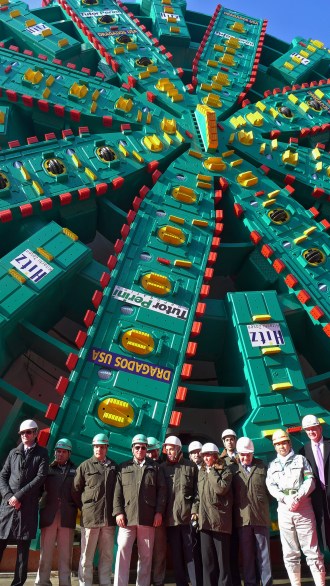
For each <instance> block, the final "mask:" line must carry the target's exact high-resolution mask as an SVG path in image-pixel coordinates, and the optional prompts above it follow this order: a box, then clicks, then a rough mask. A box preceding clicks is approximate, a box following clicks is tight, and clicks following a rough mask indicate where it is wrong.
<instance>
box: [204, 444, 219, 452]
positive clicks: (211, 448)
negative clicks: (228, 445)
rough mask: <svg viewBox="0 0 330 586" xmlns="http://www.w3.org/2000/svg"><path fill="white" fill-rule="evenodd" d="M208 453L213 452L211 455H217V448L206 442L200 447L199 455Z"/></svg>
mask: <svg viewBox="0 0 330 586" xmlns="http://www.w3.org/2000/svg"><path fill="white" fill-rule="evenodd" d="M208 452H213V453H216V454H219V448H218V446H216V445H215V444H212V443H211V442H207V443H206V444H204V445H203V446H202V449H201V454H207V453H208Z"/></svg>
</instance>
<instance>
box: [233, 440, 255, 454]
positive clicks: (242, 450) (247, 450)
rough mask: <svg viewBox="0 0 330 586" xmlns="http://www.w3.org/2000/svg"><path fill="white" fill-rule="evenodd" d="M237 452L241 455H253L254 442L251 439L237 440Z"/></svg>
mask: <svg viewBox="0 0 330 586" xmlns="http://www.w3.org/2000/svg"><path fill="white" fill-rule="evenodd" d="M236 450H237V451H238V453H239V454H253V453H254V445H253V441H252V440H250V438H249V437H244V436H243V437H240V438H239V439H238V440H237V444H236Z"/></svg>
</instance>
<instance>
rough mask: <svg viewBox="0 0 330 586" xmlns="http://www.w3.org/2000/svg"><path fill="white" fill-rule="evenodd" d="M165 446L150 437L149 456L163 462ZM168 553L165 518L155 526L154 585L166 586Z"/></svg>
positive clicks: (152, 574) (152, 571)
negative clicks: (162, 450)
mask: <svg viewBox="0 0 330 586" xmlns="http://www.w3.org/2000/svg"><path fill="white" fill-rule="evenodd" d="M162 447H163V444H162V442H160V441H159V440H158V439H157V438H155V437H152V436H150V437H148V450H147V456H149V458H151V459H152V460H155V462H157V463H158V464H160V463H161V455H160V453H161V449H162ZM166 553H167V539H166V528H165V524H164V519H163V521H162V524H161V525H159V527H156V528H155V541H154V549H153V552H152V569H151V578H152V583H153V586H164V582H165V574H166Z"/></svg>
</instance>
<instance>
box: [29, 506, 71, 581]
mask: <svg viewBox="0 0 330 586" xmlns="http://www.w3.org/2000/svg"><path fill="white" fill-rule="evenodd" d="M73 533H74V529H70V528H68V527H61V513H60V511H58V512H57V513H56V516H55V519H54V521H53V523H52V524H51V525H49V527H44V528H43V529H41V543H40V560H39V568H38V573H37V577H36V584H38V585H39V586H51V581H50V573H51V570H52V563H53V554H54V549H55V543H57V552H58V581H59V585H60V586H70V584H71V560H72V545H73Z"/></svg>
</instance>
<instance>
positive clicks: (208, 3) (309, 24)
mask: <svg viewBox="0 0 330 586" xmlns="http://www.w3.org/2000/svg"><path fill="white" fill-rule="evenodd" d="M28 4H29V5H30V6H31V8H34V7H37V6H40V4H41V0H30V2H28ZM217 4H218V2H217V1H216V0H205V1H204V2H202V1H201V0H188V8H189V9H190V10H194V11H196V12H205V13H206V14H212V13H213V12H214V9H215V7H216V6H217ZM223 6H225V7H226V8H230V9H232V10H238V11H239V12H243V13H244V14H247V15H248V16H254V17H257V18H264V19H267V20H268V27H267V33H268V34H270V35H273V36H274V37H277V38H279V39H282V40H283V41H291V40H292V39H293V38H294V37H296V36H301V37H305V38H312V39H317V40H319V41H322V42H323V43H325V45H326V46H327V47H330V28H329V23H330V1H329V0H314V1H312V0H309V1H308V0H307V1H306V0H273V1H269V0H251V1H250V2H248V1H246V0H245V1H244V0H232V1H231V0H225V2H224V3H223Z"/></svg>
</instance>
